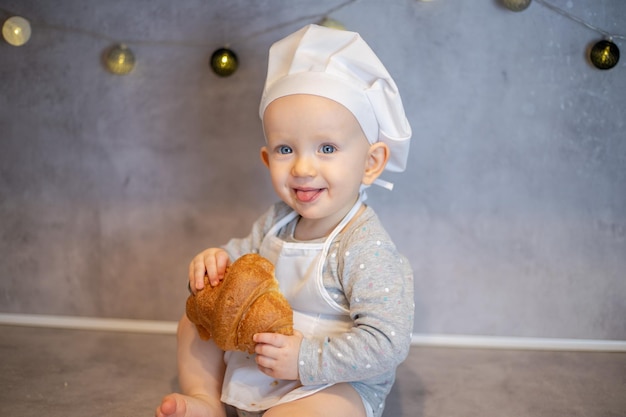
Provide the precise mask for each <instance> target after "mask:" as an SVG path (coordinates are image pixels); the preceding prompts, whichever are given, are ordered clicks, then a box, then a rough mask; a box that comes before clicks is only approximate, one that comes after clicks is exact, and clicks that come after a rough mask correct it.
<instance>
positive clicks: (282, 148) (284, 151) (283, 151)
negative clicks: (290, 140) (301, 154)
mask: <svg viewBox="0 0 626 417" xmlns="http://www.w3.org/2000/svg"><path fill="white" fill-rule="evenodd" d="M292 152H293V150H292V149H291V148H290V147H289V146H286V145H283V146H279V147H278V153H279V154H282V155H286V154H290V153H292Z"/></svg>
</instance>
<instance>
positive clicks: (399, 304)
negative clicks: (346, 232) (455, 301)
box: [299, 222, 414, 385]
mask: <svg viewBox="0 0 626 417" xmlns="http://www.w3.org/2000/svg"><path fill="white" fill-rule="evenodd" d="M343 239H345V240H347V242H344V241H342V244H341V245H339V246H338V250H337V252H339V253H336V254H335V256H336V257H337V258H338V266H337V273H338V274H339V279H340V282H341V284H342V286H343V292H344V296H345V298H346V300H347V302H348V304H349V311H350V316H351V318H352V320H353V322H354V327H353V328H352V329H351V331H350V332H347V333H344V334H341V335H339V336H335V337H332V338H331V337H325V338H322V339H305V340H303V342H302V346H301V348H300V357H299V372H300V380H301V382H302V383H303V384H305V385H313V384H322V383H338V382H355V381H362V380H365V379H368V378H372V377H374V376H377V375H381V374H385V373H389V372H392V371H393V370H395V368H396V367H397V366H398V365H399V364H400V363H401V362H402V361H403V360H404V359H405V358H406V356H407V354H408V350H409V346H410V343H411V332H412V330H413V314H414V301H413V273H412V271H411V267H410V265H409V263H408V261H407V260H406V258H404V257H403V256H402V255H401V254H399V253H398V251H397V249H396V247H395V245H394V244H393V243H392V242H391V240H390V239H389V237H388V235H387V233H386V232H385V231H384V229H382V226H380V227H379V226H378V225H377V222H375V223H374V224H370V223H366V224H364V225H359V227H357V228H356V229H355V230H354V231H353V232H352V233H351V234H350V236H346V237H345V238H343ZM331 256H332V254H331Z"/></svg>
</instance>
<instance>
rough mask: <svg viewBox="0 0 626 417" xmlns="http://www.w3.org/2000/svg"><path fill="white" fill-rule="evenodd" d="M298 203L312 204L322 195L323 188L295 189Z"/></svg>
mask: <svg viewBox="0 0 626 417" xmlns="http://www.w3.org/2000/svg"><path fill="white" fill-rule="evenodd" d="M293 191H294V192H295V194H296V198H297V199H298V201H300V202H302V203H310V202H311V201H313V200H315V199H316V198H317V196H319V195H320V194H321V193H322V188H294V189H293Z"/></svg>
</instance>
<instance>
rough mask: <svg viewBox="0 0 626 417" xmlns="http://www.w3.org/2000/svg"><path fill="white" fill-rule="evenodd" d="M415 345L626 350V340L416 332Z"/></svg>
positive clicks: (414, 336)
mask: <svg viewBox="0 0 626 417" xmlns="http://www.w3.org/2000/svg"><path fill="white" fill-rule="evenodd" d="M411 345H412V346H420V347H450V348H474V349H507V350H556V351H596V352H598V351H601V352H626V340H600V339H564V338H543V337H501V336H472V335H436V334H414V335H413V339H412V341H411Z"/></svg>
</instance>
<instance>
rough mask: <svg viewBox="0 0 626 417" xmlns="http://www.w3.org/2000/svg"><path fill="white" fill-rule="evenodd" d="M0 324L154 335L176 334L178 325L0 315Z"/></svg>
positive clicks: (86, 318) (32, 315)
mask: <svg viewBox="0 0 626 417" xmlns="http://www.w3.org/2000/svg"><path fill="white" fill-rule="evenodd" d="M2 324H4V325H16V326H28V327H52V328H57V329H76V330H103V331H117V332H132V333H156V334H176V327H177V325H178V323H176V322H173V321H156V320H134V319H106V318H99V317H73V316H49V315H44V314H6V313H0V325H2Z"/></svg>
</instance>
